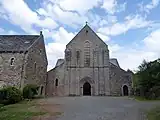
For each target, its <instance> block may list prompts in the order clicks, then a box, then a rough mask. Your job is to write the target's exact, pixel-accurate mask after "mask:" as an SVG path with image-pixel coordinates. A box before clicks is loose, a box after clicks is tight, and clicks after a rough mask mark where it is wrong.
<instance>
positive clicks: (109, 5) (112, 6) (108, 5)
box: [101, 0, 126, 14]
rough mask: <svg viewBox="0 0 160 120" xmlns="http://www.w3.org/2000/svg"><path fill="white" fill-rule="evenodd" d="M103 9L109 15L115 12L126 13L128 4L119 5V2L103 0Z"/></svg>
mask: <svg viewBox="0 0 160 120" xmlns="http://www.w3.org/2000/svg"><path fill="white" fill-rule="evenodd" d="M101 7H102V8H104V9H105V10H106V11H107V13H110V14H114V13H115V12H121V11H124V10H125V8H126V3H123V4H118V3H117V0H103V4H102V6H101Z"/></svg>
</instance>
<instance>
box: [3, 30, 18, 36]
mask: <svg viewBox="0 0 160 120" xmlns="http://www.w3.org/2000/svg"><path fill="white" fill-rule="evenodd" d="M0 35H18V33H17V32H15V31H13V30H9V31H6V30H5V29H3V28H0Z"/></svg>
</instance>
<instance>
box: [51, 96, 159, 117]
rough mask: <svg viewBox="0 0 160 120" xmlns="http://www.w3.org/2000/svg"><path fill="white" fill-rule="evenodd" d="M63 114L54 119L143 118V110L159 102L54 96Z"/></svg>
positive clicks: (52, 100) (121, 98) (119, 98)
mask: <svg viewBox="0 0 160 120" xmlns="http://www.w3.org/2000/svg"><path fill="white" fill-rule="evenodd" d="M48 102H53V103H56V104H61V107H62V108H61V109H62V112H63V114H62V115H61V116H58V118H57V119H56V120H145V116H144V113H143V111H144V110H147V109H150V108H152V107H155V106H156V105H160V102H138V101H135V100H133V99H129V98H126V97H91V96H84V97H56V98H51V99H48Z"/></svg>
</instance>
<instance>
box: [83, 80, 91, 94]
mask: <svg viewBox="0 0 160 120" xmlns="http://www.w3.org/2000/svg"><path fill="white" fill-rule="evenodd" d="M83 95H89V96H90V95H91V85H90V84H89V83H88V82H85V83H84V84H83Z"/></svg>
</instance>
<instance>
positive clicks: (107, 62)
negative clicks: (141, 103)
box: [46, 24, 132, 96]
mask: <svg viewBox="0 0 160 120" xmlns="http://www.w3.org/2000/svg"><path fill="white" fill-rule="evenodd" d="M64 52H65V58H64V59H58V61H57V63H56V66H55V68H53V69H51V70H50V71H48V72H47V81H46V95H48V96H83V95H91V96H102V95H106V96H110V95H111V96H124V95H130V94H131V88H132V72H131V71H129V70H128V71H125V70H123V69H122V68H120V65H119V63H118V61H117V59H116V58H110V56H109V49H108V45H107V44H106V43H105V42H104V41H102V40H101V38H100V37H99V36H98V35H97V34H96V33H95V32H94V31H93V30H92V29H91V28H90V27H89V26H88V25H87V24H86V25H85V26H84V27H83V28H82V29H81V30H80V32H79V33H78V34H77V35H76V36H75V37H74V38H73V39H72V40H71V41H70V42H69V43H68V44H67V45H66V49H65V51H64Z"/></svg>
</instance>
